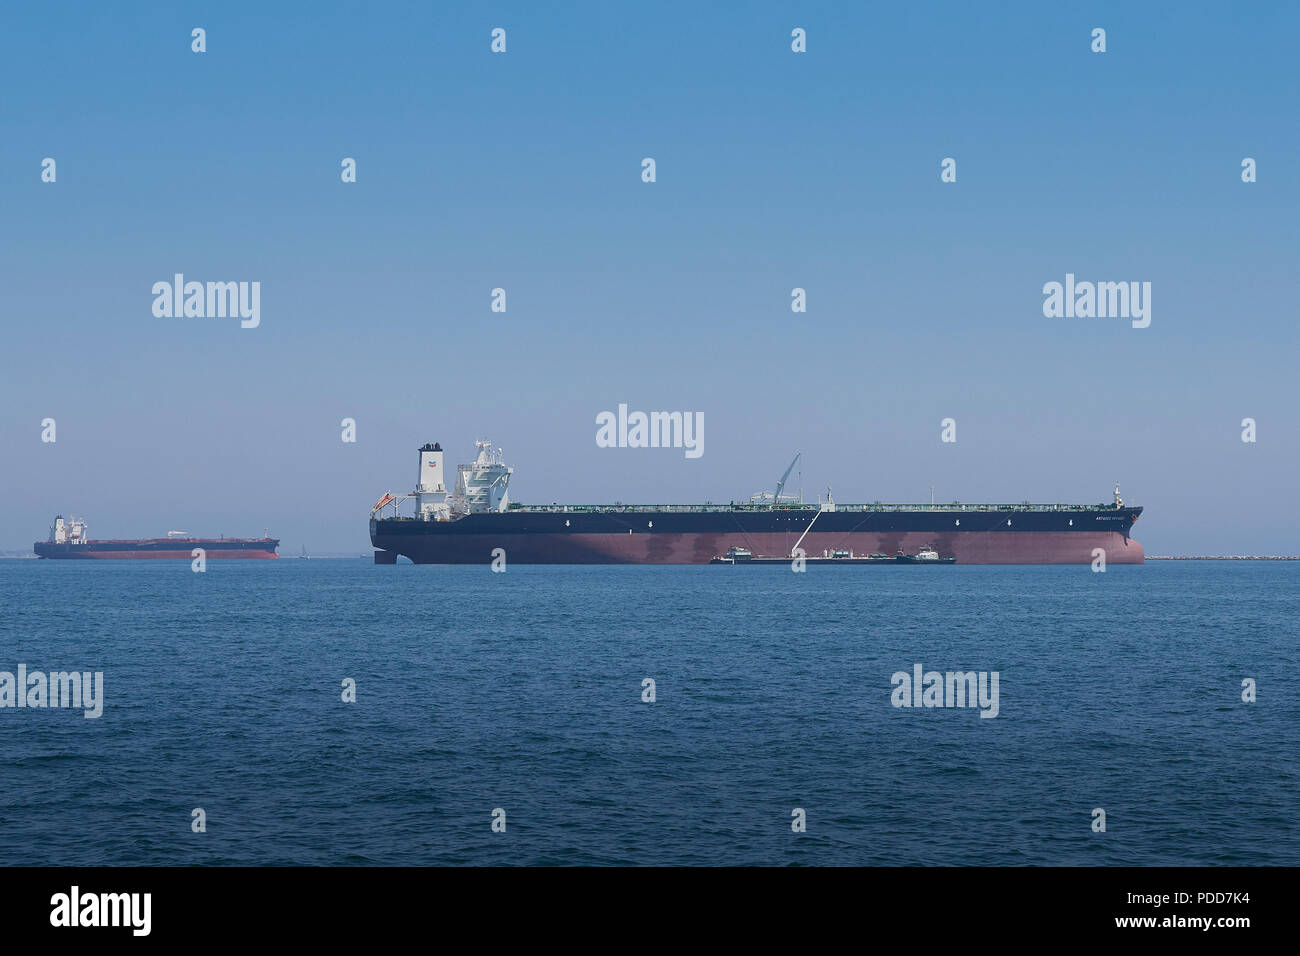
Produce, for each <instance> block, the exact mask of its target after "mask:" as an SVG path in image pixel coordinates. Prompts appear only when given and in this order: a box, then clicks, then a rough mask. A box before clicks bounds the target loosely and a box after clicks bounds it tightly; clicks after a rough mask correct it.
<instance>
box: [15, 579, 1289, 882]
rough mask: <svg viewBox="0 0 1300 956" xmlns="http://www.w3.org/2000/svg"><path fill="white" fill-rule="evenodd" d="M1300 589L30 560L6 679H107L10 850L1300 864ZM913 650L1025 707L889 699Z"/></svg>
mask: <svg viewBox="0 0 1300 956" xmlns="http://www.w3.org/2000/svg"><path fill="white" fill-rule="evenodd" d="M1298 585H1300V563H1249V564H1244V563H1229V562H1213V563H1207V562H1178V563H1170V562H1154V563H1151V564H1147V565H1145V566H1140V567H1111V568H1110V569H1109V570H1108V571H1107V572H1106V573H1104V574H1096V573H1093V572H1092V571H1091V570H1090V569H1089V568H1087V567H975V566H969V567H964V566H956V567H947V568H911V567H896V568H895V567H869V568H858V569H847V568H817V567H811V568H809V569H808V570H807V572H806V573H804V574H793V573H791V572H790V570H789V569H788V568H785V567H762V568H739V569H738V568H730V567H592V568H588V567H549V568H545V567H523V566H511V567H509V569H508V570H507V572H506V573H504V574H494V573H492V572H491V571H490V570H489V569H488V567H487V566H486V565H484V566H483V567H416V566H412V565H405V564H403V565H399V566H397V567H375V566H373V565H371V564H370V563H368V562H367V561H363V560H313V561H298V560H281V561H278V562H249V563H244V562H221V561H211V562H209V563H208V569H207V571H206V572H205V573H202V574H196V573H193V572H192V571H191V570H190V566H189V563H188V562H158V563H152V562H104V563H98V562H85V563H81V562H46V561H40V562H38V561H32V560H26V561H24V560H6V561H0V671H10V672H14V671H16V669H17V665H19V664H20V663H21V664H26V665H27V667H28V669H29V671H38V670H39V671H57V670H73V669H75V670H84V671H102V672H103V675H104V685H103V686H104V707H103V715H102V716H101V717H99V718H98V719H85V718H84V717H83V716H82V713H81V711H76V710H66V709H43V710H42V709H21V710H19V709H11V708H4V709H0V862H2V863H5V864H18V863H24V864H704V865H714V864H759V865H789V864H798V865H840V864H1067V865H1076V864H1077V865H1102V864H1286V865H1292V866H1294V865H1297V864H1300V837H1298V836H1297V833H1296V828H1295V823H1296V819H1297V810H1298V809H1300V794H1298V792H1297V770H1298V769H1300V768H1298V763H1300V747H1298V746H1297V744H1298V742H1300V740H1298V738H1300V722H1298V720H1297V702H1298V701H1300V668H1298V667H1297V664H1298V663H1300V662H1298V661H1297V657H1298V656H1300V655H1298V654H1297V624H1296V622H1297V619H1300V614H1298V613H1297V612H1298V611H1300V606H1298V605H1300V587H1298ZM917 663H920V664H921V665H923V667H924V668H925V669H926V670H937V671H949V670H953V671H955V670H963V671H966V670H975V671H988V672H992V671H997V672H998V674H999V685H998V687H999V694H998V704H999V706H998V714H997V716H996V717H994V718H982V717H980V711H979V709H977V708H970V707H967V708H902V707H895V706H893V705H892V703H891V692H892V690H893V688H892V685H891V677H892V675H893V674H894V673H895V672H898V671H906V672H909V673H910V672H911V670H912V668H913V666H914V665H915V664H917ZM645 678H652V679H653V680H654V681H655V694H656V699H655V701H654V702H653V703H647V702H644V701H643V700H642V681H643V679H645ZM1244 678H1253V679H1254V680H1255V681H1256V682H1257V688H1258V690H1257V693H1258V699H1257V700H1256V701H1255V702H1254V703H1244V702H1243V701H1242V699H1241V696H1242V680H1243V679H1244ZM345 679H352V680H354V681H355V682H356V701H355V702H354V703H345V702H344V701H343V700H342V693H343V690H342V682H343V681H344V680H345ZM195 808H202V809H203V810H204V812H205V814H206V823H207V829H206V832H203V833H195V832H192V830H191V819H192V811H193V810H194V809H195ZM496 808H501V809H503V810H504V811H505V820H506V830H505V832H504V833H498V832H493V830H492V826H491V824H492V819H493V811H494V809H496ZM795 808H801V809H802V810H804V812H805V814H806V820H807V831H806V832H804V833H795V832H793V831H792V829H791V821H792V819H793V817H792V811H793V810H794V809H795ZM1094 808H1101V809H1104V810H1105V812H1106V815H1107V817H1106V827H1107V828H1106V832H1105V833H1095V832H1093V831H1092V820H1093V815H1092V811H1093V809H1094Z"/></svg>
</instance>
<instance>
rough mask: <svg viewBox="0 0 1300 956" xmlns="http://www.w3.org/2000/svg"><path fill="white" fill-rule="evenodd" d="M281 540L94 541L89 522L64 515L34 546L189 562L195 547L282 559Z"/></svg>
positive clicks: (180, 535) (77, 554)
mask: <svg viewBox="0 0 1300 956" xmlns="http://www.w3.org/2000/svg"><path fill="white" fill-rule="evenodd" d="M279 546H280V539H278V538H271V537H266V536H263V537H261V538H192V537H190V533H189V532H188V531H168V532H167V537H165V538H136V539H130V540H125V539H123V540H105V541H91V540H90V539H89V538H87V537H86V522H85V521H84V520H83V519H81V518H72V517H69V518H68V520H67V521H64V520H63V515H58V516H57V517H56V518H55V519H54V524H53V525H51V526H50V537H49V539H48V540H46V541H37V542H36V543H35V544H34V545H32V549H33V550H34V551H35V552H36V556H37V557H38V558H56V559H82V560H86V559H90V560H118V561H122V560H127V561H131V560H136V561H138V560H152V559H159V558H172V559H176V560H181V559H183V560H186V561H189V560H190V559H191V557H193V552H194V549H195V548H202V549H203V552H204V557H205V558H245V559H248V558H252V559H262V560H265V559H268V558H278V557H279V555H278V554H276V551H275V549H276V548H278V547H279Z"/></svg>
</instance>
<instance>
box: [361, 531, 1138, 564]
mask: <svg viewBox="0 0 1300 956" xmlns="http://www.w3.org/2000/svg"><path fill="white" fill-rule="evenodd" d="M380 524H381V526H382V524H384V523H383V522H381V523H380ZM799 537H800V536H799V535H798V534H794V533H789V532H758V533H747V534H737V533H728V532H703V533H691V532H677V533H674V532H664V533H656V532H653V531H645V532H637V531H635V530H632V531H631V533H622V534H619V533H597V534H587V533H580V532H579V533H573V534H535V533H483V534H429V535H415V534H385V533H383V530H382V527H381V528H378V529H376V531H375V532H374V533H372V535H371V541H372V544H373V545H374V547H375V549H376V550H375V563H377V564H393V563H395V562H396V561H397V559H398V557H399V556H400V557H405V558H407V559H408V560H410V561H411V562H413V563H415V564H488V563H490V562H491V561H492V560H493V558H494V552H495V551H496V550H497V549H501V550H502V551H504V552H505V558H506V561H507V562H508V563H515V564H708V563H709V562H710V561H711V560H712V559H713V558H715V557H717V556H718V555H722V554H726V553H727V549H728V548H730V547H732V546H740V547H745V548H748V549H749V550H750V551H751V552H753V553H754V554H761V555H787V554H790V553H791V550H792V549H793V548H794V546H795V544H796V542H799V547H800V548H801V549H802V550H803V551H804V553H805V554H806V555H809V556H813V555H821V554H822V553H823V552H831V551H834V550H837V549H846V550H851V551H853V552H854V553H855V554H873V553H876V554H896V553H898V552H899V551H902V552H904V553H906V554H914V553H916V552H918V551H919V550H920V549H921V548H924V547H931V548H934V549H935V550H936V551H938V552H939V554H940V555H941V556H943V557H954V558H956V559H957V563H958V564H1091V563H1092V562H1093V561H1094V560H1095V559H1096V558H1097V554H1096V552H1097V550H1098V549H1100V551H1101V552H1103V554H1104V556H1105V560H1106V562H1107V564H1142V563H1144V560H1145V552H1144V551H1143V548H1142V545H1141V544H1139V543H1138V542H1137V541H1136V540H1134V539H1133V538H1130V537H1127V536H1126V535H1125V534H1124V533H1122V532H1119V531H1070V532H1052V531H1024V532H1017V531H968V532H958V531H954V532H947V533H934V532H908V531H902V532H870V531H857V532H830V533H826V534H818V533H817V532H816V530H811V531H809V532H808V533H807V534H806V535H804V536H803V540H802V541H801V542H800V541H799Z"/></svg>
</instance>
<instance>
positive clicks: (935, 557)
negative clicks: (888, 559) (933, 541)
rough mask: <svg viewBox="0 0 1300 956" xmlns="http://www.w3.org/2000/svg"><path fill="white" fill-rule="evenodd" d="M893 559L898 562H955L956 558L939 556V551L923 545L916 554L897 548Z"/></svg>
mask: <svg viewBox="0 0 1300 956" xmlns="http://www.w3.org/2000/svg"><path fill="white" fill-rule="evenodd" d="M894 560H895V561H897V562H898V563H899V564H956V563H957V559H956V558H941V557H939V552H938V551H936V550H934V548H930V547H925V548H922V549H921V550H920V551H918V552H916V554H904V553H903V549H902V548H899V549H898V554H896V555H894Z"/></svg>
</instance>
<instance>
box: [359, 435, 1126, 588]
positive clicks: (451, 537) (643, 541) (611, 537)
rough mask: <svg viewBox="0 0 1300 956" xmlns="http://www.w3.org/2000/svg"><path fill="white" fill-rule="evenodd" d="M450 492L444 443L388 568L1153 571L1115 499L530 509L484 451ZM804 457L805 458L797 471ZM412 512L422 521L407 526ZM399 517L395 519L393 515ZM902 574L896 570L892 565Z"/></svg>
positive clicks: (768, 498) (774, 497) (777, 499)
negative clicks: (728, 560)
mask: <svg viewBox="0 0 1300 956" xmlns="http://www.w3.org/2000/svg"><path fill="white" fill-rule="evenodd" d="M477 445H478V449H479V452H478V457H477V458H476V459H475V460H474V461H473V462H472V463H470V464H467V465H459V466H458V468H457V474H456V478H455V483H454V485H453V486H452V488H451V490H450V491H449V490H448V489H447V487H446V484H445V483H444V479H443V470H444V468H443V451H442V446H441V445H439V444H426V445H425V446H423V447H422V448H421V449H420V450H419V457H420V473H419V478H418V480H417V482H416V486H415V490H414V491H412V492H411V493H409V494H405V495H394V494H392V493H391V492H389V493H387V494H385V495H384V496H383V497H382V498H380V499H379V501H377V502H376V503H375V505H374V507H373V508H372V509H371V511H370V542H371V544H372V545H373V546H374V548H375V563H376V564H396V563H397V559H398V558H399V557H405V558H408V559H409V560H411V561H412V562H414V563H415V564H488V563H490V562H491V561H492V560H493V558H494V554H493V552H494V551H496V549H498V548H499V549H503V550H504V552H505V556H506V560H507V561H509V562H511V563H519V564H709V563H711V562H713V560H714V559H715V558H717V557H719V556H723V555H727V554H729V553H732V554H734V553H735V552H733V551H732V549H741V550H743V551H745V552H746V553H748V554H750V555H753V556H755V557H763V558H782V559H787V560H788V559H789V558H791V557H792V556H794V555H795V553H796V551H797V550H801V551H802V552H803V553H804V554H805V555H810V556H811V555H818V554H820V555H823V556H825V557H832V556H834V555H835V554H837V553H843V552H848V553H850V554H856V555H878V556H886V555H895V554H904V555H918V554H920V553H921V552H922V551H933V552H935V553H936V554H937V556H938V557H940V558H942V559H948V558H952V559H955V562H956V563H959V564H1091V563H1092V562H1093V560H1094V559H1095V558H1096V554H1095V553H1094V552H1095V551H1096V549H1101V550H1102V551H1103V552H1104V554H1105V560H1106V562H1107V563H1108V564H1142V563H1143V560H1144V558H1145V554H1144V552H1143V550H1142V545H1140V544H1138V542H1136V541H1134V540H1133V539H1132V538H1131V537H1130V536H1129V535H1130V532H1131V531H1132V529H1133V523H1134V522H1135V521H1137V520H1138V516H1139V515H1141V514H1142V509H1141V508H1140V507H1137V506H1134V505H1126V504H1125V503H1124V500H1123V499H1122V498H1121V497H1120V496H1119V486H1118V485H1116V487H1115V497H1114V501H1113V502H1112V503H1110V504H1105V503H1103V504H1097V505H1071V504H1037V505H1036V504H1030V503H1028V502H1025V503H1023V504H1014V505H1011V504H962V503H960V502H954V503H952V504H933V503H932V504H929V505H924V504H920V505H908V504H882V503H880V502H875V503H872V504H839V503H838V502H836V501H834V500H833V499H832V498H831V496H830V493H829V490H828V492H827V496H826V497H827V500H826V501H825V502H822V501H820V500H819V501H818V502H817V503H816V504H805V503H804V502H803V501H801V500H796V499H795V498H794V496H789V495H782V493H781V492H782V489H783V488H784V487H785V481H786V479H787V478H789V476H790V470H791V469H792V468H793V467H794V462H791V465H790V468H788V469H786V473H785V475H784V476H783V477H782V478H781V480H780V481H779V482H778V483H777V486H776V491H775V492H768V493H763V494H759V495H755V496H753V497H752V498H751V499H750V500H749V501H748V502H747V503H743V504H738V503H735V502H733V503H731V504H703V505H623V504H613V505H558V504H557V505H522V504H518V503H516V502H513V501H511V500H510V498H509V495H508V488H509V485H510V478H511V476H512V475H513V474H514V469H513V468H509V467H507V466H506V464H505V462H504V461H503V460H502V455H501V452H500V450H499V449H498V450H497V451H495V452H494V451H493V450H492V443H491V442H488V441H480V442H478V443H477ZM797 460H798V456H796V461H797ZM403 502H412V503H413V504H414V514H413V515H409V516H405V515H401V514H399V507H400V506H401V504H402V503H403ZM390 507H391V509H392V514H391V515H390V516H385V514H384V512H385V509H387V508H390ZM886 563H889V562H886Z"/></svg>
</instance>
